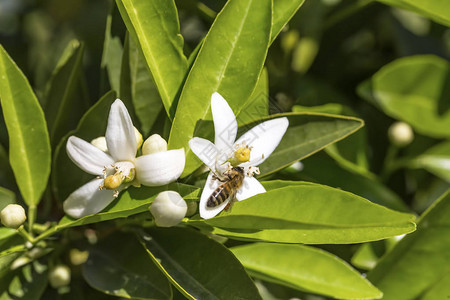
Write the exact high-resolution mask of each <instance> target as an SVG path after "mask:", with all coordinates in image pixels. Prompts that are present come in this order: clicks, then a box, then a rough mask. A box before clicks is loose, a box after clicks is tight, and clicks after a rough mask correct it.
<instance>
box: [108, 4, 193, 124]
mask: <svg viewBox="0 0 450 300" xmlns="http://www.w3.org/2000/svg"><path fill="white" fill-rule="evenodd" d="M116 3H117V6H118V8H119V11H120V14H121V15H122V18H123V20H124V22H125V24H126V25H127V29H128V31H129V32H130V34H131V36H132V37H133V38H134V39H135V40H137V41H139V44H140V47H141V49H142V51H143V53H144V56H145V59H146V61H147V65H148V67H149V68H150V70H151V72H152V74H153V78H154V80H155V83H156V86H157V87H158V90H159V94H160V95H161V99H162V101H163V104H164V107H165V109H166V112H167V114H168V115H169V116H170V117H173V115H174V109H175V107H173V108H172V103H173V101H174V99H175V97H176V95H177V93H178V91H179V89H180V85H181V83H182V81H183V79H184V77H185V75H186V71H187V59H186V57H185V56H184V54H183V38H182V37H181V35H180V25H179V23H178V13H177V9H176V7H175V3H174V1H173V0H155V1H146V0H116Z"/></svg>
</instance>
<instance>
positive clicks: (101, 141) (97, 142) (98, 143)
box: [91, 136, 108, 152]
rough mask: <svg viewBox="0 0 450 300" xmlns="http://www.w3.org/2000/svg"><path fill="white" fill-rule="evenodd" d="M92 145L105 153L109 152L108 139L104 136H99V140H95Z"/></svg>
mask: <svg viewBox="0 0 450 300" xmlns="http://www.w3.org/2000/svg"><path fill="white" fill-rule="evenodd" d="M91 144H92V145H94V146H95V147H97V148H98V149H100V150H102V151H103V152H108V146H107V145H106V139H105V137H104V136H99V137H98V138H95V139H93V140H92V141H91Z"/></svg>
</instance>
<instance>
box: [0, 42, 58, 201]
mask: <svg viewBox="0 0 450 300" xmlns="http://www.w3.org/2000/svg"><path fill="white" fill-rule="evenodd" d="M0 100H1V105H2V109H3V116H4V119H5V123H6V126H7V128H8V135H9V159H10V163H11V167H12V169H13V171H14V176H15V177H16V181H17V185H18V186H19V189H20V192H21V194H22V197H23V199H24V200H25V202H26V203H27V204H28V205H29V206H36V205H37V204H38V203H39V201H40V198H41V195H42V193H43V192H44V190H45V187H46V185H47V180H48V176H49V174H50V159H51V158H50V141H49V136H48V132H47V127H46V123H45V118H44V113H43V112H42V109H41V107H40V105H39V102H38V100H37V99H36V96H35V95H34V93H33V90H32V89H31V87H30V85H29V83H28V81H27V79H26V78H25V76H24V75H23V73H22V72H21V71H20V69H19V68H18V67H17V65H16V64H15V63H14V61H13V60H12V59H11V58H10V57H9V55H8V54H7V53H6V51H5V50H4V49H3V47H1V46H0Z"/></svg>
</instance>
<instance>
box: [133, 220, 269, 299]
mask: <svg viewBox="0 0 450 300" xmlns="http://www.w3.org/2000/svg"><path fill="white" fill-rule="evenodd" d="M139 238H140V241H141V243H142V245H143V246H144V247H145V248H146V249H147V252H148V254H149V255H150V257H151V258H152V259H153V262H154V263H155V264H156V265H157V266H158V267H159V268H160V269H161V271H163V273H164V274H165V275H166V276H167V278H168V279H169V281H170V282H171V283H172V284H173V285H174V286H175V287H176V288H177V289H178V290H179V291H180V292H181V293H182V294H183V295H184V296H185V297H187V298H188V299H261V297H260V296H259V294H258V291H257V289H256V287H255V285H254V284H253V282H252V280H251V279H250V277H249V276H248V275H247V273H246V272H245V270H244V267H243V266H242V265H241V264H240V263H239V261H238V260H237V259H236V258H235V257H234V256H233V254H231V252H230V251H229V250H228V249H227V248H225V246H223V245H222V244H220V243H218V242H216V241H214V240H212V239H210V238H208V237H207V236H205V235H203V234H201V233H199V232H198V231H195V230H192V229H188V228H175V227H172V228H153V229H151V230H149V231H148V232H141V233H140V235H139Z"/></svg>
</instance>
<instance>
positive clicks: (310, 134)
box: [238, 113, 364, 176]
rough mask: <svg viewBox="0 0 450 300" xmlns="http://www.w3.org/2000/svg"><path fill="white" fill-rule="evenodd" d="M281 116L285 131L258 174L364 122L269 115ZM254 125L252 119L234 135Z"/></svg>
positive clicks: (306, 153)
mask: <svg viewBox="0 0 450 300" xmlns="http://www.w3.org/2000/svg"><path fill="white" fill-rule="evenodd" d="M283 116H286V117H287V118H288V119H289V127H288V130H287V131H286V133H285V135H284V137H283V139H282V140H281V142H280V144H279V145H278V147H277V148H276V149H275V151H274V152H273V153H272V154H271V155H270V156H269V157H268V158H267V159H266V161H265V162H264V163H262V164H261V165H260V166H259V168H260V170H261V176H264V175H267V174H270V173H273V172H276V171H278V170H280V169H282V168H284V167H287V166H288V165H290V164H292V163H293V162H296V161H298V160H301V159H304V158H306V157H308V156H310V155H312V154H313V153H315V152H317V151H319V150H321V149H323V148H324V147H326V146H328V145H330V144H332V143H334V142H337V141H339V140H341V139H343V138H345V137H346V136H348V135H350V134H352V133H353V132H355V131H356V130H358V129H359V128H361V127H362V126H363V124H364V122H363V121H362V120H361V119H358V118H353V117H344V116H334V115H327V114H315V113H285V114H277V115H273V116H271V117H270V118H274V117H283ZM258 123H259V122H258ZM254 125H256V122H254V123H252V124H249V125H246V126H245V127H244V128H240V129H239V134H238V135H240V134H241V133H244V132H245V131H246V130H248V129H250V128H252V127H253V126H254Z"/></svg>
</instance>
